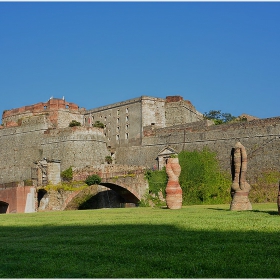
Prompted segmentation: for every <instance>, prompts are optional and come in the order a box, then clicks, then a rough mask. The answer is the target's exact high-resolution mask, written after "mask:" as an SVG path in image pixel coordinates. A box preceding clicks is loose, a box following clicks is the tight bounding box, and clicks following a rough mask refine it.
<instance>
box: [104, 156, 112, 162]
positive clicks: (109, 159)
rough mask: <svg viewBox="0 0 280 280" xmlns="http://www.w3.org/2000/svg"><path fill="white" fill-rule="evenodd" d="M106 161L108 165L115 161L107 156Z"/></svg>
mask: <svg viewBox="0 0 280 280" xmlns="http://www.w3.org/2000/svg"><path fill="white" fill-rule="evenodd" d="M105 161H106V162H107V163H108V164H111V163H112V162H113V159H112V157H111V156H106V157H105Z"/></svg>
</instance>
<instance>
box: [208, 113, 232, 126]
mask: <svg viewBox="0 0 280 280" xmlns="http://www.w3.org/2000/svg"><path fill="white" fill-rule="evenodd" d="M203 117H204V118H205V119H207V120H213V121H214V123H215V124H222V123H228V122H232V121H234V120H235V119H236V117H234V116H233V115H232V114H230V113H222V112H221V110H210V111H209V112H205V113H204V115H203Z"/></svg>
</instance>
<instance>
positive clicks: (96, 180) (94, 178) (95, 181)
mask: <svg viewBox="0 0 280 280" xmlns="http://www.w3.org/2000/svg"><path fill="white" fill-rule="evenodd" d="M85 183H86V184H87V185H88V186H91V185H99V184H100V183H101V178H100V177H99V176H98V175H96V174H93V175H90V176H88V177H87V178H86V180H85Z"/></svg>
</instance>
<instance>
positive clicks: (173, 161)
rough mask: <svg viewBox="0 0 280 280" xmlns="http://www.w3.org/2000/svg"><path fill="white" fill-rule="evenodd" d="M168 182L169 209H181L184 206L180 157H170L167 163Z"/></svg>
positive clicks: (167, 199) (167, 197)
mask: <svg viewBox="0 0 280 280" xmlns="http://www.w3.org/2000/svg"><path fill="white" fill-rule="evenodd" d="M166 173H167V175H168V182H167V186H166V190H165V192H166V204H167V207H168V208H169V209H180V208H181V207H182V201H183V198H182V189H181V186H180V184H179V176H180V173H181V166H180V164H179V159H178V158H169V159H168V160H167V164H166Z"/></svg>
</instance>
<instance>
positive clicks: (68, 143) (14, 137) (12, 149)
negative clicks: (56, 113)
mask: <svg viewBox="0 0 280 280" xmlns="http://www.w3.org/2000/svg"><path fill="white" fill-rule="evenodd" d="M0 143H1V145H0V158H1V162H0V184H1V183H7V182H14V181H23V180H30V179H31V168H34V167H35V166H34V162H35V161H38V160H41V159H43V158H47V159H50V160H60V161H61V170H65V169H67V168H68V167H70V166H73V167H76V166H77V167H78V166H79V167H82V166H86V165H93V164H100V163H103V162H104V161H105V156H107V155H108V154H109V152H108V151H107V148H106V142H105V137H104V134H103V130H102V129H98V128H89V127H88V128H86V127H72V128H71V127H66V128H61V129H50V128H49V121H48V119H47V118H46V116H45V115H40V116H34V117H31V118H28V121H27V120H26V121H25V122H24V123H22V124H21V126H17V127H10V128H4V129H1V130H0Z"/></svg>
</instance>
